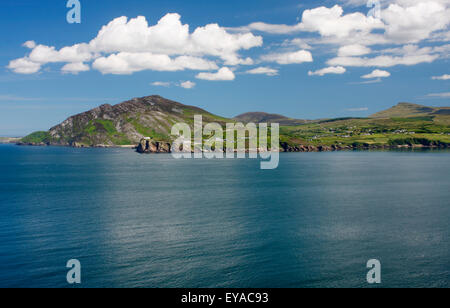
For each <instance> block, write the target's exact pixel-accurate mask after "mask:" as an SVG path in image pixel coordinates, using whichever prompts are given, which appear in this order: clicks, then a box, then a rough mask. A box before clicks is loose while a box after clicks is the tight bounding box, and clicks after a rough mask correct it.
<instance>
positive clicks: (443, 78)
mask: <svg viewBox="0 0 450 308" xmlns="http://www.w3.org/2000/svg"><path fill="white" fill-rule="evenodd" d="M431 79H433V80H450V75H449V74H445V75H442V76H433V77H431Z"/></svg>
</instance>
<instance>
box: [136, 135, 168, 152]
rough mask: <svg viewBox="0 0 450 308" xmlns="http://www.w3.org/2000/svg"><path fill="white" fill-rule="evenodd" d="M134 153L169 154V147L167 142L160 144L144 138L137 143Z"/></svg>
mask: <svg viewBox="0 0 450 308" xmlns="http://www.w3.org/2000/svg"><path fill="white" fill-rule="evenodd" d="M136 152H138V153H141V154H155V153H170V152H171V145H170V143H168V142H160V141H154V140H152V139H148V138H144V139H142V140H141V142H139V145H138V147H137V149H136Z"/></svg>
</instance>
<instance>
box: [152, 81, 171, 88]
mask: <svg viewBox="0 0 450 308" xmlns="http://www.w3.org/2000/svg"><path fill="white" fill-rule="evenodd" d="M150 85H152V86H154V87H165V88H168V87H170V85H171V83H170V82H164V81H155V82H152V83H151V84H150Z"/></svg>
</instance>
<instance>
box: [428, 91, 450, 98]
mask: <svg viewBox="0 0 450 308" xmlns="http://www.w3.org/2000/svg"><path fill="white" fill-rule="evenodd" d="M427 96H428V97H434V98H449V97H450V92H445V93H432V94H428V95H427Z"/></svg>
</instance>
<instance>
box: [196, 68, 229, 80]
mask: <svg viewBox="0 0 450 308" xmlns="http://www.w3.org/2000/svg"><path fill="white" fill-rule="evenodd" d="M196 78H197V79H202V80H210V81H231V80H234V79H235V78H236V76H235V75H234V73H233V71H232V70H230V69H229V68H228V67H223V68H221V69H220V70H219V71H218V72H216V73H200V74H198V75H197V76H196Z"/></svg>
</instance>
